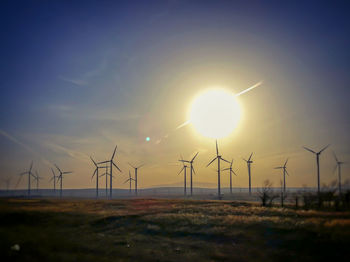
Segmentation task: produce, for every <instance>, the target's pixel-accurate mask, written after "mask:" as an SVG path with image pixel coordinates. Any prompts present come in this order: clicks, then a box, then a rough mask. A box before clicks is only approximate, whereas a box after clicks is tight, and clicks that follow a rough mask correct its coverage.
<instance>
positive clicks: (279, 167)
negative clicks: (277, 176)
mask: <svg viewBox="0 0 350 262" xmlns="http://www.w3.org/2000/svg"><path fill="white" fill-rule="evenodd" d="M281 168H283V166H278V167H275V168H274V169H281Z"/></svg>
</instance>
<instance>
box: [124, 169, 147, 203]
mask: <svg viewBox="0 0 350 262" xmlns="http://www.w3.org/2000/svg"><path fill="white" fill-rule="evenodd" d="M128 164H129V165H130V166H131V167H132V168H133V169H134V170H135V178H134V181H135V195H136V196H137V182H138V180H137V171H138V170H139V169H140V168H141V167H143V166H144V165H145V164H142V165H139V166H133V165H132V164H130V163H128Z"/></svg>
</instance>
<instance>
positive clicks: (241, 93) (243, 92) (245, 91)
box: [175, 81, 263, 130]
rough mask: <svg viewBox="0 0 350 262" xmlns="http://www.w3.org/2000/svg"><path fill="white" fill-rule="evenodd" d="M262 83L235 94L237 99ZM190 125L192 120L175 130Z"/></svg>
mask: <svg viewBox="0 0 350 262" xmlns="http://www.w3.org/2000/svg"><path fill="white" fill-rule="evenodd" d="M262 83H263V81H260V82H258V83H256V84H255V85H253V86H251V87H249V88H247V89H245V90H243V91H241V92H239V93H238V94H235V97H237V96H240V95H243V94H245V93H247V92H249V91H250V90H252V89H254V88H256V87H258V86H261V85H262ZM190 123H191V121H190V120H187V121H186V122H184V123H182V124H181V125H179V126H178V127H177V128H176V129H175V130H178V129H180V128H182V127H184V126H187V125H188V124H190Z"/></svg>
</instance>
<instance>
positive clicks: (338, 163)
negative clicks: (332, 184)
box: [333, 152, 345, 195]
mask: <svg viewBox="0 0 350 262" xmlns="http://www.w3.org/2000/svg"><path fill="white" fill-rule="evenodd" d="M333 155H334V158H335V162H337V165H336V166H335V168H334V171H333V173H334V172H335V171H336V170H337V168H338V187H339V195H341V165H343V164H345V162H341V161H339V160H338V158H337V156H336V155H335V153H334V152H333Z"/></svg>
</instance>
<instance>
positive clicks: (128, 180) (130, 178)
mask: <svg viewBox="0 0 350 262" xmlns="http://www.w3.org/2000/svg"><path fill="white" fill-rule="evenodd" d="M133 180H134V181H135V179H133V178H132V177H131V174H130V170H129V178H128V179H127V180H125V182H124V184H125V183H126V182H129V194H131V182H132V181H133Z"/></svg>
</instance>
